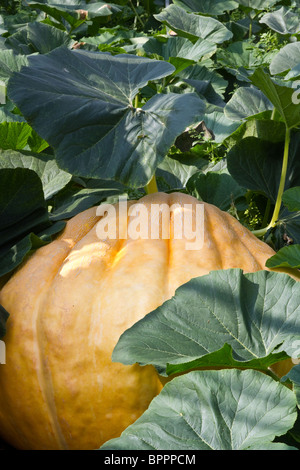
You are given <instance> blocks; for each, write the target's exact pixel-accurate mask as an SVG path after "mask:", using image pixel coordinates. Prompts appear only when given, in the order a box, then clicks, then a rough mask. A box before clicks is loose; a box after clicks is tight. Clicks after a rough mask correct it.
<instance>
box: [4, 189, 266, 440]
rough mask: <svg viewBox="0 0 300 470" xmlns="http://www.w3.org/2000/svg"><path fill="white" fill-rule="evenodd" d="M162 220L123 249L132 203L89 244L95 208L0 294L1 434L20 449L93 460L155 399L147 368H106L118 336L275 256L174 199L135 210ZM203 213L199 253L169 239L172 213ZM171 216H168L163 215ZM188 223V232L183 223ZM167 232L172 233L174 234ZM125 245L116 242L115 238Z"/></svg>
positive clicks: (211, 213) (230, 222) (214, 215)
mask: <svg viewBox="0 0 300 470" xmlns="http://www.w3.org/2000/svg"><path fill="white" fill-rule="evenodd" d="M138 202H139V204H143V207H144V208H146V209H149V212H150V207H151V204H164V205H165V207H167V208H171V211H170V218H169V221H168V224H170V237H169V238H164V236H163V231H162V228H163V222H162V217H160V218H159V217H158V218H157V219H156V221H155V224H156V227H159V229H160V230H159V237H158V239H146V238H144V239H143V238H137V239H135V238H134V237H131V238H130V237H127V238H126V237H125V236H124V233H125V232H126V231H125V232H124V230H125V228H126V227H128V223H129V222H132V221H134V220H136V218H135V217H136V216H134V215H132V214H131V215H130V213H129V212H130V211H132V205H134V203H135V201H130V202H129V203H128V208H127V211H126V212H124V211H123V212H122V211H121V210H120V205H119V204H116V205H115V206H114V208H115V209H116V217H117V222H118V233H117V236H116V237H115V238H108V239H106V240H105V237H103V238H102V239H99V231H98V230H97V227H98V228H99V222H100V221H101V220H102V221H103V220H104V215H103V214H102V216H101V215H99V216H98V215H97V208H95V207H93V208H90V209H88V210H86V211H84V212H82V213H80V214H78V215H76V216H75V217H73V218H72V219H70V220H69V221H68V222H67V224H66V227H65V229H64V231H63V233H62V234H61V235H60V236H59V237H58V238H57V239H55V240H54V241H53V242H52V243H50V244H48V245H46V246H44V247H42V248H40V249H39V250H37V251H36V252H35V253H34V254H33V255H32V256H31V257H30V258H29V259H28V260H27V261H26V262H25V263H24V264H23V266H21V267H20V268H19V269H18V270H17V272H15V274H14V275H13V276H12V277H11V278H10V280H9V281H8V282H7V283H6V284H5V286H4V287H3V288H2V290H1V293H0V303H1V304H2V305H3V307H4V308H5V309H6V310H7V311H8V312H9V313H10V317H9V319H8V321H7V334H6V336H5V338H4V339H5V343H6V361H7V363H6V365H2V366H0V433H1V435H2V437H3V438H4V439H5V440H6V441H7V442H9V443H10V444H11V445H13V446H14V447H16V448H18V449H96V448H99V447H100V446H101V445H102V444H103V443H104V442H105V441H107V440H108V439H111V438H114V437H117V436H119V435H120V434H121V432H122V431H123V430H124V429H125V428H126V427H127V426H128V425H130V424H131V423H133V422H134V421H135V420H136V419H137V418H138V417H139V416H140V415H141V414H142V413H143V412H144V411H145V410H146V409H147V407H148V405H149V403H150V402H151V400H152V399H153V397H154V396H155V395H156V394H157V393H159V391H160V389H161V386H162V385H161V382H160V380H159V377H158V375H157V374H156V371H155V369H154V368H152V366H146V367H140V366H139V365H137V364H135V365H133V366H124V365H122V364H119V363H112V361H111V354H112V351H113V348H114V346H115V345H116V343H117V341H118V339H119V337H120V335H121V334H122V333H123V331H125V330H126V329H127V328H129V327H130V326H132V325H133V324H134V323H135V322H137V321H138V320H139V319H141V318H143V317H144V316H145V315H146V314H147V313H148V312H150V311H152V310H154V309H155V308H157V307H158V306H159V305H161V304H162V303H163V302H164V301H166V300H167V299H169V298H171V296H173V295H174V293H175V290H176V288H177V287H179V286H180V285H181V284H183V283H185V282H187V281H188V280H190V279H191V278H192V277H195V276H201V275H204V274H207V273H209V272H210V271H212V270H216V269H227V268H241V269H243V270H244V272H254V271H257V270H261V269H264V268H265V261H266V260H267V258H269V257H270V256H272V255H273V254H274V251H273V250H272V249H271V248H270V247H269V246H268V245H267V244H265V243H263V242H262V241H260V240H258V239H257V238H256V237H255V236H254V235H253V234H251V233H250V231H248V230H247V229H246V228H245V227H243V226H242V225H241V224H240V223H239V222H238V221H237V220H236V219H235V218H234V217H232V216H231V215H229V214H228V213H226V212H222V211H221V210H219V209H218V208H216V207H214V206H213V205H210V204H207V203H203V202H200V201H198V200H196V199H195V198H193V197H191V196H188V195H186V194H182V193H172V194H164V193H155V194H150V195H147V196H145V197H143V198H142V199H140V200H139V201H138ZM184 205H189V206H190V207H191V208H192V215H193V218H194V219H195V214H196V208H197V206H198V205H203V207H204V220H203V224H204V225H203V227H204V243H203V246H202V247H200V248H198V249H197V250H190V249H187V245H186V242H187V240H186V239H184V238H181V239H179V238H176V237H175V236H174V230H173V228H174V214H175V211H177V213H178V211H179V213H181V214H183V213H184ZM173 208H174V210H173ZM193 221H194V223H195V220H193ZM172 224H173V225H172ZM122 234H123V235H122Z"/></svg>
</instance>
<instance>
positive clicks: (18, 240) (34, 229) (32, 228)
mask: <svg viewBox="0 0 300 470" xmlns="http://www.w3.org/2000/svg"><path fill="white" fill-rule="evenodd" d="M0 187H1V188H2V191H1V193H0V227H1V229H0V259H1V262H0V276H2V275H4V274H6V273H8V272H10V271H11V270H13V269H14V268H16V267H17V266H18V265H19V264H20V263H21V262H22V261H23V259H24V258H25V256H26V255H27V254H28V253H29V252H30V251H31V250H32V249H35V248H36V247H38V246H41V245H42V244H45V243H48V242H49V241H50V236H48V234H49V230H50V233H51V234H52V233H54V232H55V231H59V230H61V228H62V224H59V225H57V226H56V227H55V230H54V226H52V224H51V222H50V220H49V215H48V210H47V205H46V202H45V199H44V192H43V187H42V182H41V180H40V178H39V176H38V175H37V173H36V172H35V171H32V170H30V169H28V168H14V169H12V168H5V169H0Z"/></svg>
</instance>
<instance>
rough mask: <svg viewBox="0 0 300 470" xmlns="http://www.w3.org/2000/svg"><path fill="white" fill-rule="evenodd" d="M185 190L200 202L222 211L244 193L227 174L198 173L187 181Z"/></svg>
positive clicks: (228, 207)
mask: <svg viewBox="0 0 300 470" xmlns="http://www.w3.org/2000/svg"><path fill="white" fill-rule="evenodd" d="M186 188H187V191H188V192H189V194H191V195H192V196H194V197H196V198H197V199H199V200H200V201H201V200H202V201H205V202H208V203H209V204H213V205H214V206H217V207H219V209H221V210H223V211H227V210H229V209H230V207H231V206H232V204H234V203H235V201H236V200H237V199H238V198H239V197H242V196H244V194H245V192H246V190H245V188H242V187H241V186H240V185H239V184H238V183H237V182H236V181H235V180H234V179H233V178H232V176H231V175H229V174H227V172H226V173H225V172H219V173H217V172H208V173H206V174H203V173H201V172H198V173H196V174H194V175H193V176H192V177H191V178H190V179H189V180H188V182H187V185H186Z"/></svg>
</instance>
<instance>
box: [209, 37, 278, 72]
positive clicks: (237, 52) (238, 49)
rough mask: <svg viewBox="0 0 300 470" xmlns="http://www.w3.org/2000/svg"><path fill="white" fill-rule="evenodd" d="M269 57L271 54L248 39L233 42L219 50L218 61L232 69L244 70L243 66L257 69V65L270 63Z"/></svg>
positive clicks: (248, 68)
mask: <svg viewBox="0 0 300 470" xmlns="http://www.w3.org/2000/svg"><path fill="white" fill-rule="evenodd" d="M259 52H260V53H259ZM269 57H270V56H269V54H267V53H266V54H262V53H261V51H259V49H258V48H257V47H255V46H253V44H251V43H249V42H247V41H237V42H233V43H231V44H229V46H228V47H226V48H224V49H221V48H220V49H219V50H218V52H217V60H218V62H219V63H220V64H221V65H223V66H224V67H227V68H228V69H229V70H230V71H231V70H234V71H236V70H240V71H241V72H242V70H241V69H242V68H245V69H246V70H255V68H256V67H259V66H261V65H264V64H266V63H268V61H269Z"/></svg>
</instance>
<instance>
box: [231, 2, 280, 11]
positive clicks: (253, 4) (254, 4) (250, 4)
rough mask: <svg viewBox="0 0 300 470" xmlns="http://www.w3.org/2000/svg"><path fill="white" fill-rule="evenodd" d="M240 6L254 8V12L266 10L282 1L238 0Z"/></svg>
mask: <svg viewBox="0 0 300 470" xmlns="http://www.w3.org/2000/svg"><path fill="white" fill-rule="evenodd" d="M236 1H237V2H238V3H239V4H240V5H242V6H244V7H247V8H252V9H253V10H266V9H267V8H269V7H272V6H273V5H275V4H276V3H278V2H279V1H280V0H236Z"/></svg>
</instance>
